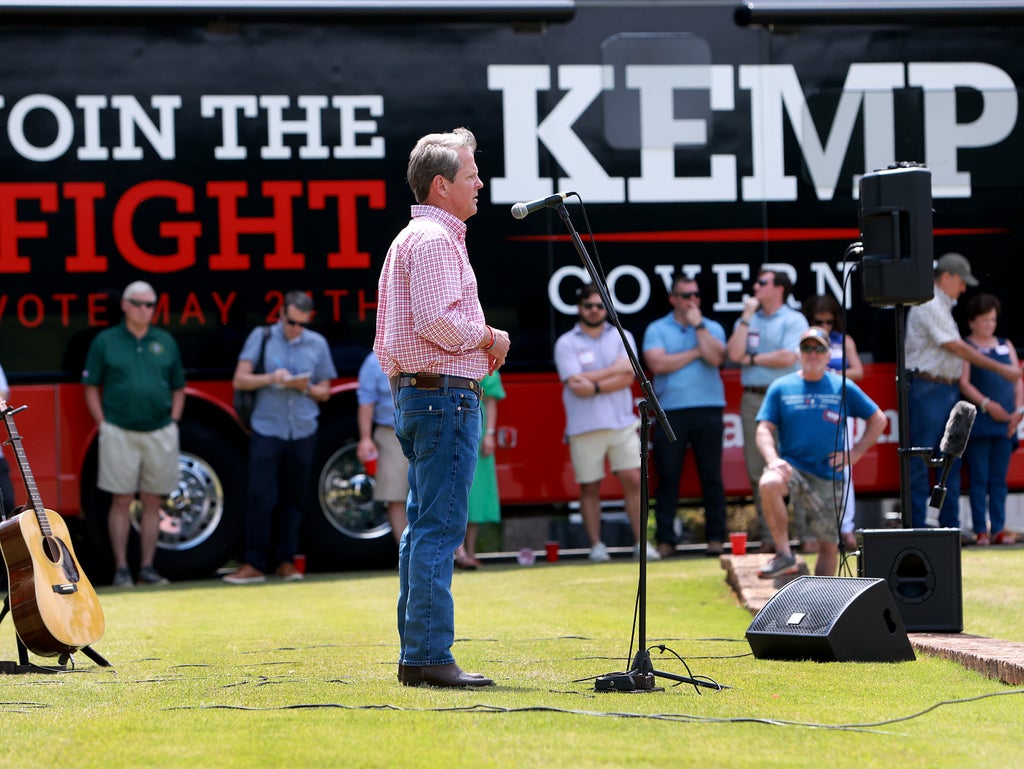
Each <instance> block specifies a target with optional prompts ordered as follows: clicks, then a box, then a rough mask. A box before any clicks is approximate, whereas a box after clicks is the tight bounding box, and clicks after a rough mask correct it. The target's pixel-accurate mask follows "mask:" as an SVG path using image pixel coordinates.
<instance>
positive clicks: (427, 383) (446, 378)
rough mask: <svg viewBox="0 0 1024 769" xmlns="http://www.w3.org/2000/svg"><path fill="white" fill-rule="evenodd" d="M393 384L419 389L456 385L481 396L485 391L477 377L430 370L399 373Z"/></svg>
mask: <svg viewBox="0 0 1024 769" xmlns="http://www.w3.org/2000/svg"><path fill="white" fill-rule="evenodd" d="M392 386H393V387H395V388H396V389H397V388H399V387H415V388H416V389H417V390H439V389H441V388H448V387H456V388H460V389H462V390H472V391H473V392H475V393H476V394H477V395H478V396H480V397H481V398H482V397H483V394H484V391H483V389H482V388H481V387H480V383H479V382H478V381H476V380H475V379H467V378H466V377H464V376H452V375H451V374H435V373H433V372H430V371H419V372H417V373H415V374H405V373H402V374H399V375H398V376H396V377H392Z"/></svg>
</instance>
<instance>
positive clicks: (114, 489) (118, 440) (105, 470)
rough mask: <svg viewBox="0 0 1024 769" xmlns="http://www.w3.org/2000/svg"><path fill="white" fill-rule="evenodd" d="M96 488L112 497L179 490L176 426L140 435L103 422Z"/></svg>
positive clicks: (173, 424) (171, 425) (161, 493)
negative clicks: (114, 495)
mask: <svg viewBox="0 0 1024 769" xmlns="http://www.w3.org/2000/svg"><path fill="white" fill-rule="evenodd" d="M96 485H97V486H98V487H99V488H100V489H102V490H103V491H109V492H110V493H111V494H134V493H135V492H137V491H141V492H143V493H145V494H159V495H161V496H162V495H164V494H170V493H171V492H172V491H173V490H174V489H176V488H177V487H178V426H177V425H176V424H175V423H174V422H171V423H170V424H169V425H167V426H166V427H161V428H160V429H159V430H153V431H152V432H148V433H140V432H135V431H134V430H124V429H122V428H120V427H118V426H117V425H112V424H110V422H103V423H102V424H101V425H100V467H99V478H97V480H96Z"/></svg>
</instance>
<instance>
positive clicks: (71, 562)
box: [0, 399, 103, 657]
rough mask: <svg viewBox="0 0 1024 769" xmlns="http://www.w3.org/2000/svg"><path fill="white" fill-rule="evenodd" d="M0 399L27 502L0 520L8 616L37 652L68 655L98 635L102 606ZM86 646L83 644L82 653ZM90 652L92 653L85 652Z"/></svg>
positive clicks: (23, 640) (25, 642)
mask: <svg viewBox="0 0 1024 769" xmlns="http://www.w3.org/2000/svg"><path fill="white" fill-rule="evenodd" d="M24 408H27V407H26V406H21V407H20V408H17V409H11V408H9V407H8V406H7V404H6V403H4V401H3V400H2V399H0V410H2V413H3V418H4V424H5V425H6V426H7V433H8V435H9V436H10V439H9V440H8V441H6V442H5V445H10V446H13V447H14V454H15V456H17V458H18V467H19V468H20V469H21V477H22V478H23V479H24V481H25V488H26V490H27V491H28V501H29V505H30V506H31V509H29V505H24V506H22V507H21V508H19V510H20V511H21V512H18V514H17V515H14V516H12V517H11V518H8V519H7V520H6V521H4V522H2V523H0V551H3V556H4V561H5V562H6V563H7V583H8V585H9V591H10V602H11V616H12V617H13V618H14V629H15V631H17V633H18V637H19V638H20V639H21V642H22V643H23V644H25V647H26V648H27V649H28V650H29V651H31V652H32V653H33V654H37V655H39V656H40V657H57V656H66V655H68V654H72V653H74V652H76V651H78V650H79V649H82V648H83V647H87V646H88V645H89V644H91V643H95V642H96V641H98V640H99V639H100V638H101V637H102V636H103V610H102V609H101V608H100V603H99V599H98V598H97V597H96V591H95V590H93V587H92V584H91V583H90V582H89V579H88V578H87V577H86V576H85V572H83V571H82V568H81V567H80V566H79V565H78V560H77V559H76V558H75V553H74V551H73V550H72V548H71V538H70V536H69V535H68V527H67V524H65V523H64V519H63V518H61V517H60V515H58V514H57V513H55V512H53V511H52V510H47V509H45V508H44V507H43V504H42V502H41V501H40V499H39V490H38V489H37V488H36V481H35V478H33V476H32V470H31V468H30V467H29V465H28V460H27V459H26V458H25V451H24V449H23V447H22V445H21V436H20V435H19V434H18V428H17V427H15V425H14V414H16V413H17V412H18V411H21V410H22V409H24ZM89 651H90V650H89V649H86V653H88V652H89ZM90 656H91V655H90Z"/></svg>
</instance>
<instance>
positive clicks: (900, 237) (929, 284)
mask: <svg viewBox="0 0 1024 769" xmlns="http://www.w3.org/2000/svg"><path fill="white" fill-rule="evenodd" d="M931 179H932V175H931V172H930V171H929V170H928V169H927V168H925V167H924V166H922V165H920V164H918V163H898V164H896V165H895V166H893V167H890V168H887V169H885V170H883V171H873V172H871V173H868V174H864V176H863V177H861V180H860V231H861V248H862V249H863V257H862V259H861V265H860V267H861V276H862V278H863V285H864V300H865V301H866V302H867V303H868V304H872V305H876V306H882V307H885V306H892V305H901V304H922V303H923V302H927V301H930V300H931V299H932V297H933V296H934V295H935V270H934V267H933V263H932V259H933V256H932V251H933V244H932V181H931Z"/></svg>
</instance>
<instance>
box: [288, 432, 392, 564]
mask: <svg viewBox="0 0 1024 769" xmlns="http://www.w3.org/2000/svg"><path fill="white" fill-rule="evenodd" d="M347 422H348V423H346V421H345V420H343V421H342V422H340V423H338V422H335V423H331V424H328V425H326V426H323V427H321V430H320V435H319V438H318V441H317V450H316V459H315V461H314V464H313V468H314V470H313V481H314V484H315V488H314V489H313V490H312V491H311V493H310V498H309V502H308V504H307V506H306V511H305V516H304V518H303V541H304V547H305V548H306V551H307V556H308V558H309V563H310V568H313V569H316V570H319V571H341V570H350V569H386V568H391V567H393V566H394V565H395V564H396V563H397V561H398V548H397V546H396V545H395V540H394V537H393V536H392V534H391V526H390V525H389V524H388V519H387V513H386V510H385V509H384V505H382V504H380V503H379V502H374V501H373V488H374V480H373V478H372V477H370V476H368V475H367V474H366V472H365V468H364V467H363V466H362V464H361V463H360V461H359V459H357V458H356V443H357V441H356V440H355V437H354V436H355V434H356V430H355V423H354V421H353V420H348V421H347Z"/></svg>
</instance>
